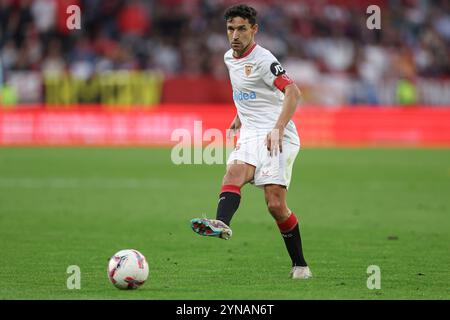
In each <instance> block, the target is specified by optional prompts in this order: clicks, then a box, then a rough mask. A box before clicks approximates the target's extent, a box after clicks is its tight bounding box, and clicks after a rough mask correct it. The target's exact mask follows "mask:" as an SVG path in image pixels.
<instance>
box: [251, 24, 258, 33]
mask: <svg viewBox="0 0 450 320" xmlns="http://www.w3.org/2000/svg"><path fill="white" fill-rule="evenodd" d="M252 30H253V34H256V33H258V25H257V24H256V23H255V24H254V25H252Z"/></svg>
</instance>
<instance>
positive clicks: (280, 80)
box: [273, 74, 294, 91]
mask: <svg viewBox="0 0 450 320" xmlns="http://www.w3.org/2000/svg"><path fill="white" fill-rule="evenodd" d="M291 83H294V81H292V80H291V78H289V77H288V76H287V75H286V74H280V75H279V76H278V77H276V78H275V81H274V82H273V84H274V85H275V87H277V88H278V90H280V91H283V90H284V88H285V87H286V86H287V85H289V84H291Z"/></svg>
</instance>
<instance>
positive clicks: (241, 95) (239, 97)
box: [233, 91, 256, 101]
mask: <svg viewBox="0 0 450 320" xmlns="http://www.w3.org/2000/svg"><path fill="white" fill-rule="evenodd" d="M255 99H256V92H255V91H250V92H241V91H233V100H235V101H243V100H255Z"/></svg>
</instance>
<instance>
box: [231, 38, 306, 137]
mask: <svg viewBox="0 0 450 320" xmlns="http://www.w3.org/2000/svg"><path fill="white" fill-rule="evenodd" d="M224 60H225V64H226V66H227V68H228V71H229V73H230V80H231V85H232V87H233V100H234V104H235V105H236V109H237V113H238V115H239V119H240V120H241V123H242V128H241V130H240V140H241V141H245V140H247V141H248V140H252V139H255V138H257V137H258V136H261V135H262V136H266V135H267V133H268V132H270V130H272V129H273V127H274V126H275V123H276V122H277V120H278V117H279V115H280V113H281V110H282V107H283V100H284V93H283V92H282V90H283V89H284V87H286V86H287V85H288V84H291V83H293V81H292V80H291V79H289V77H288V76H287V75H286V72H285V70H284V69H283V68H282V67H281V65H280V63H279V62H278V60H277V59H276V58H275V57H274V55H273V54H272V53H271V52H270V51H269V50H266V49H264V48H263V47H261V46H259V45H257V44H256V43H255V44H254V45H253V46H252V47H251V48H249V50H248V51H247V52H246V53H245V54H244V55H243V56H242V57H240V58H235V57H233V50H232V49H230V50H228V51H227V52H226V53H225V55H224ZM283 141H286V142H290V143H293V144H295V145H300V139H299V137H298V134H297V129H296V127H295V124H294V122H293V121H292V120H291V121H289V123H288V124H287V126H286V128H285V130H284V138H283Z"/></svg>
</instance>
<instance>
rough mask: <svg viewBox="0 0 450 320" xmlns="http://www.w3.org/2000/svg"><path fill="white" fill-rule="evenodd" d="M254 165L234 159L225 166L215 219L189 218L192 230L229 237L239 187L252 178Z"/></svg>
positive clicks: (237, 204) (208, 234)
mask: <svg viewBox="0 0 450 320" xmlns="http://www.w3.org/2000/svg"><path fill="white" fill-rule="evenodd" d="M254 174H255V167H254V166H252V165H250V164H247V163H245V162H242V161H238V160H235V161H233V162H232V163H230V164H229V165H228V166H227V171H226V173H225V176H224V177H223V180H222V187H221V191H220V195H219V203H218V205H217V213H216V219H215V220H214V219H206V218H197V219H193V220H191V225H192V229H193V230H194V232H196V233H198V234H200V235H204V236H214V237H220V238H223V239H229V238H230V237H231V235H232V231H231V229H230V223H231V219H232V218H233V215H234V213H235V212H236V211H237V209H238V208H239V204H240V201H241V188H242V186H244V185H245V184H246V183H247V182H249V181H251V180H253V177H254Z"/></svg>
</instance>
